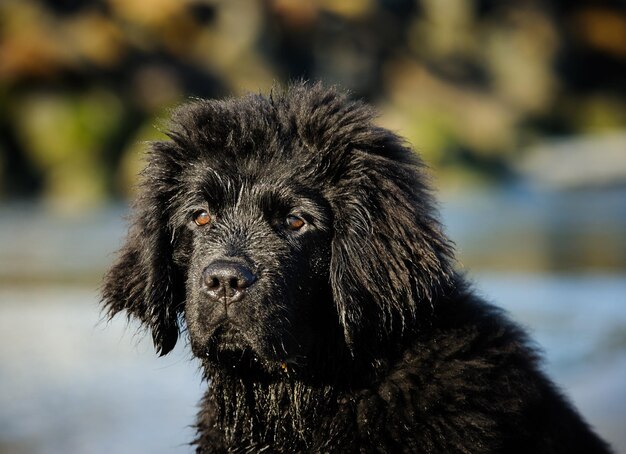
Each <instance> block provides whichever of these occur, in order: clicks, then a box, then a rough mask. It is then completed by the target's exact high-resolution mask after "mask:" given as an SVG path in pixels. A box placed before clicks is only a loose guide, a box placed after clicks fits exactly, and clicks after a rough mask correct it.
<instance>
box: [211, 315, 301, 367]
mask: <svg viewBox="0 0 626 454" xmlns="http://www.w3.org/2000/svg"><path fill="white" fill-rule="evenodd" d="M276 345H280V347H276ZM204 356H205V358H206V359H207V360H208V361H210V362H211V363H213V365H215V366H217V367H219V368H221V369H225V370H230V371H235V372H244V371H246V372H250V371H264V372H270V373H276V372H279V373H288V372H289V371H292V370H294V369H295V368H297V367H298V366H300V365H302V364H303V363H304V362H305V361H306V357H305V356H304V355H301V354H295V353H288V352H287V351H286V350H285V346H284V343H282V342H270V341H256V340H252V339H249V338H248V336H246V335H245V334H244V333H243V332H242V329H241V328H240V327H238V326H237V325H236V324H234V323H233V322H232V321H230V320H228V319H226V320H224V321H223V322H222V323H220V325H219V326H218V327H217V328H216V329H215V331H214V332H213V333H212V335H211V336H210V338H209V341H208V343H207V345H206V348H205V355H204Z"/></svg>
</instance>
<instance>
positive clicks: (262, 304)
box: [103, 85, 609, 453]
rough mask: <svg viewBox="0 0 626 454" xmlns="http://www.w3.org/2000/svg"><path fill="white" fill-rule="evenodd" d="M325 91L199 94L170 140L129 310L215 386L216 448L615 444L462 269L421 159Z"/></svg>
mask: <svg viewBox="0 0 626 454" xmlns="http://www.w3.org/2000/svg"><path fill="white" fill-rule="evenodd" d="M371 121H372V114H371V112H370V111H369V110H368V109H367V108H365V107H364V106H362V105H361V104H358V103H354V102H350V101H348V100H347V99H346V98H345V97H344V96H343V95H341V94H339V93H337V92H336V91H333V90H326V89H324V88H322V87H320V86H314V87H307V86H306V85H296V86H294V87H291V88H290V89H288V90H286V91H284V92H281V93H279V94H278V95H276V96H272V97H269V98H265V97H262V96H248V97H245V98H242V99H233V100H227V101H199V102H197V103H195V104H192V105H189V106H187V107H183V108H182V109H180V110H179V111H178V112H177V113H176V114H175V116H174V121H173V127H172V131H171V133H170V137H171V138H172V141H171V142H158V143H155V144H153V146H152V153H151V155H150V159H149V163H148V166H147V168H146V171H145V174H144V179H143V191H142V194H141V196H140V198H139V199H138V201H137V203H136V206H135V215H134V218H133V224H132V226H131V230H130V232H129V238H128V242H127V244H126V246H125V247H124V249H123V250H122V251H121V256H120V259H119V261H118V262H117V263H116V264H115V265H114V266H113V268H112V269H111V271H110V272H109V273H108V274H107V276H106V278H105V283H104V292H103V295H104V302H105V305H106V306H107V308H108V310H109V312H110V314H111V315H113V314H115V313H117V312H120V311H127V313H128V315H129V316H133V317H137V318H138V319H139V320H140V321H141V322H142V323H143V324H144V325H145V326H147V327H148V328H149V329H150V330H151V332H152V335H153V339H154V342H155V345H156V347H157V350H158V351H160V352H161V354H166V353H167V352H169V351H170V350H171V349H172V348H173V346H174V344H175V343H176V339H177V337H178V335H179V326H180V324H181V323H183V320H184V324H185V325H186V326H187V328H188V333H189V340H190V344H191V348H192V350H193V352H194V354H195V355H196V356H197V357H198V358H200V360H201V361H202V365H203V370H204V372H205V375H206V378H207V379H208V381H209V383H210V386H209V390H208V392H207V394H206V396H205V398H204V400H203V403H202V406H201V410H200V414H199V419H198V424H197V427H198V439H197V440H196V446H197V448H198V451H199V452H242V453H243V452H251V453H252V452H285V453H296V452H303V453H304V452H311V453H327V452H337V453H343V452H390V453H392V452H393V453H395V452H425V453H434V452H442V453H447V452H465V453H477V452H481V453H483V452H484V453H488V452H502V453H510V452H520V453H521V452H528V453H530V452H532V453H539V452H564V453H565V452H567V453H570V452H580V453H591V452H608V451H609V449H608V447H607V446H606V445H605V444H604V443H603V442H602V441H601V440H600V439H599V438H598V437H597V436H596V435H595V434H594V433H593V432H592V431H591V429H590V428H589V427H588V426H587V425H586V424H585V422H584V421H583V420H582V418H581V417H580V416H579V415H578V413H577V412H576V411H575V410H574V409H573V408H572V407H571V406H570V405H569V404H568V403H567V401H566V400H565V399H564V398H563V397H562V396H561V395H560V394H559V392H558V391H557V390H556V389H555V387H554V386H553V385H552V384H551V382H550V381H549V380H548V379H547V378H546V377H545V376H544V375H543V374H542V372H541V371H540V369H539V366H538V359H537V357H536V355H535V353H534V350H533V349H532V348H531V347H530V346H529V344H528V341H527V340H526V337H525V335H524V333H523V332H521V330H520V329H519V328H518V327H517V326H516V325H514V324H513V323H511V322H510V321H508V320H507V319H506V317H505V316H504V315H502V314H501V313H500V312H499V311H498V310H497V309H495V308H494V307H492V306H489V305H488V304H486V303H484V302H482V301H480V300H479V299H478V298H477V297H476V296H474V295H473V294H472V292H471V290H470V289H469V288H468V286H467V285H466V284H465V282H464V278H463V277H462V276H461V275H459V274H457V273H455V272H454V269H453V262H454V261H453V251H452V248H451V246H450V244H449V242H448V240H447V239H446V238H445V236H444V234H443V233H442V231H441V228H440V225H439V224H438V222H437V219H436V217H435V215H436V213H435V212H434V210H433V208H432V200H431V197H430V195H429V192H428V187H427V185H426V177H425V176H424V174H423V166H422V164H421V162H420V161H419V159H418V158H417V157H416V156H415V155H414V154H413V153H412V152H411V151H410V150H409V149H407V148H406V147H405V146H404V145H403V144H402V142H401V141H400V139H399V138H397V137H396V136H394V135H393V134H392V133H390V132H389V131H387V130H384V129H381V128H378V127H376V126H373V125H372V123H371Z"/></svg>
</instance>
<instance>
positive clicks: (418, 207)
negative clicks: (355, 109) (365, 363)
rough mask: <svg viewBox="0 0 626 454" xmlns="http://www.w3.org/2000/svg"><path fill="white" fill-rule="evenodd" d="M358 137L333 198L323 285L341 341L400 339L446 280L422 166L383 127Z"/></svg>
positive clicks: (446, 256)
mask: <svg viewBox="0 0 626 454" xmlns="http://www.w3.org/2000/svg"><path fill="white" fill-rule="evenodd" d="M366 135H367V136H368V137H363V138H364V139H366V140H363V141H361V143H360V144H356V146H357V147H358V148H355V149H353V150H352V151H351V152H348V154H349V156H348V158H347V162H348V163H347V164H346V165H345V166H344V170H343V172H342V173H343V175H341V176H340V177H339V178H338V185H337V190H336V191H335V194H336V196H335V197H334V202H333V205H334V211H335V213H336V215H335V225H334V238H333V242H332V257H331V285H332V289H333V296H334V300H335V304H336V305H337V310H338V312H339V316H340V320H341V323H342V325H343V329H344V333H345V337H346V341H347V342H348V345H353V344H354V343H356V342H367V343H370V344H371V342H376V341H377V340H380V339H385V338H386V339H389V338H392V337H393V338H397V336H401V335H402V333H403V332H404V331H405V329H407V328H408V327H414V326H415V321H416V320H417V318H418V315H419V313H421V312H422V311H421V309H422V308H425V315H427V314H429V313H430V311H432V301H433V299H434V298H435V297H436V296H437V295H438V294H439V293H440V292H441V291H442V290H443V288H444V287H445V286H447V285H449V284H450V281H451V277H452V257H453V248H452V246H451V244H450V243H449V241H448V240H447V238H446V237H445V235H444V234H443V232H442V229H441V226H440V224H439V222H438V221H437V219H436V218H435V210H434V207H433V202H432V199H431V195H430V193H429V189H428V187H427V185H426V176H425V174H424V170H423V168H424V166H423V164H422V163H421V161H420V160H419V158H418V157H417V156H416V155H415V154H414V153H413V152H411V150H409V149H407V148H406V147H404V146H403V145H402V143H401V142H400V139H398V138H397V137H396V136H394V135H393V134H391V133H390V132H388V131H386V130H383V129H374V130H371V131H370V133H368V134H366ZM417 321H418V322H419V320H417Z"/></svg>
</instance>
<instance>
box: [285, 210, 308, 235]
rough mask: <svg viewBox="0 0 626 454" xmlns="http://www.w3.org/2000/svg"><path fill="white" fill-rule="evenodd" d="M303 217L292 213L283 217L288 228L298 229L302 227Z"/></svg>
mask: <svg viewBox="0 0 626 454" xmlns="http://www.w3.org/2000/svg"><path fill="white" fill-rule="evenodd" d="M304 224H305V222H304V219H302V218H301V217H299V216H296V215H294V214H290V215H289V216H287V217H286V218H285V227H286V228H287V229H289V230H294V231H295V230H300V229H301V228H302V227H304Z"/></svg>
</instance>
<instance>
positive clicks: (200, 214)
mask: <svg viewBox="0 0 626 454" xmlns="http://www.w3.org/2000/svg"><path fill="white" fill-rule="evenodd" d="M193 222H195V223H196V225H198V226H200V227H202V226H203V225H207V224H208V223H209V222H211V215H210V214H209V212H208V211H206V210H199V211H196V212H195V213H194V214H193Z"/></svg>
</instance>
